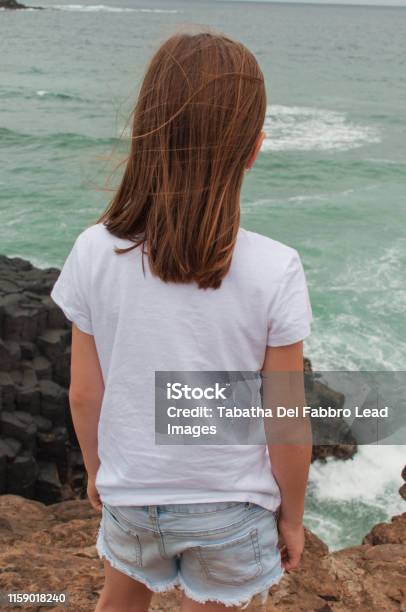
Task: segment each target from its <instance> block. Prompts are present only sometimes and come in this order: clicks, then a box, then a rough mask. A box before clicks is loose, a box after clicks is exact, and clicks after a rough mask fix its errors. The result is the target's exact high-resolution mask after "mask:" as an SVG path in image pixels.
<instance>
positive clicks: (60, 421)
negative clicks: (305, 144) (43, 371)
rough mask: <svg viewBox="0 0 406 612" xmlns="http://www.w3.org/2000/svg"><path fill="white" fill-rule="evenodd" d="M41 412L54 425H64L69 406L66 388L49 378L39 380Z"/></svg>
mask: <svg viewBox="0 0 406 612" xmlns="http://www.w3.org/2000/svg"><path fill="white" fill-rule="evenodd" d="M39 389H40V393H41V414H42V416H44V417H46V418H48V419H50V420H51V421H52V422H53V423H54V425H64V424H65V420H66V415H67V411H68V407H69V403H68V392H67V391H66V389H64V388H63V387H61V385H58V383H55V382H53V381H51V380H40V381H39Z"/></svg>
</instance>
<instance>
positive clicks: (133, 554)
mask: <svg viewBox="0 0 406 612" xmlns="http://www.w3.org/2000/svg"><path fill="white" fill-rule="evenodd" d="M103 534H104V540H105V543H106V546H107V548H108V549H109V551H110V552H111V553H112V555H113V556H114V557H115V558H116V559H118V560H119V561H121V562H122V563H131V564H132V565H136V566H137V567H141V566H142V554H141V542H140V539H139V537H138V535H137V534H136V533H134V532H133V531H132V530H130V529H129V528H128V527H127V526H126V525H122V523H120V521H119V519H118V518H117V517H116V516H115V515H114V511H113V510H111V509H110V508H107V507H106V505H103Z"/></svg>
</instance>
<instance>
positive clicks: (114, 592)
mask: <svg viewBox="0 0 406 612" xmlns="http://www.w3.org/2000/svg"><path fill="white" fill-rule="evenodd" d="M265 110H266V95H265V86H264V78H263V75H262V72H261V70H260V68H259V66H258V63H257V61H256V59H255V58H254V56H253V55H252V53H250V51H249V50H248V49H247V48H246V47H245V46H244V45H242V44H240V43H239V42H235V41H233V40H231V39H230V38H227V37H226V36H223V35H219V34H213V33H211V32H201V33H197V34H196V33H194V34H188V33H181V34H176V35H174V36H172V37H171V38H169V40H167V41H166V42H164V44H162V46H161V47H160V48H159V49H158V51H157V52H156V53H155V55H154V56H153V58H152V60H151V62H150V64H149V67H148V69H147V71H146V74H145V77H144V80H143V83H142V87H141V90H140V94H139V98H138V101H137V104H136V106H135V109H134V116H133V127H132V139H131V150H130V154H129V157H128V160H127V164H126V168H125V171H124V175H123V178H122V181H121V184H120V186H119V188H118V190H117V193H116V194H115V196H114V198H113V200H112V201H111V203H110V205H109V206H108V208H107V209H106V211H105V212H104V213H103V214H102V216H101V217H100V218H99V219H98V220H97V222H96V223H95V224H94V225H92V226H90V227H88V228H87V229H85V230H84V231H83V232H82V233H81V234H80V235H79V236H78V238H77V239H76V241H75V243H74V246H73V248H72V250H71V252H70V254H69V256H68V258H67V260H66V262H65V264H64V266H63V269H62V271H61V274H60V276H59V278H58V280H57V282H56V283H55V285H54V288H53V290H52V293H51V296H52V298H53V299H54V301H55V302H56V303H57V304H58V305H59V306H60V307H61V308H62V310H63V311H64V313H65V314H66V316H67V317H68V319H69V320H71V321H72V323H73V325H72V361H71V383H70V389H69V400H70V406H71V411H72V417H73V421H74V425H75V429H76V432H77V436H78V439H79V443H80V446H81V449H82V452H83V456H84V461H85V465H86V469H87V473H88V496H89V499H90V502H91V504H92V505H93V507H94V508H95V509H96V510H102V518H101V524H100V530H99V535H98V540H97V549H98V552H99V555H100V556H101V557H102V558H103V559H104V568H105V585H104V588H103V591H102V594H101V597H100V600H99V602H98V604H97V608H96V610H97V612H104V611H109V612H110V611H112V612H113V611H114V612H127V611H128V612H130V611H131V612H135V611H137V612H141V611H144V610H147V609H148V605H149V602H150V599H151V596H152V593H153V592H162V591H166V590H168V589H171V588H172V587H174V586H175V585H179V586H180V587H181V589H182V590H183V592H184V596H183V602H182V607H181V609H182V611H183V612H194V611H198V610H207V611H213V612H215V611H218V610H223V609H224V608H225V607H227V608H230V607H234V609H235V608H236V607H238V606H241V605H245V604H247V603H248V602H249V601H250V600H251V598H252V597H253V596H254V595H256V594H259V593H262V594H263V595H264V597H265V596H266V594H267V592H268V590H269V587H270V586H271V585H273V584H275V583H276V582H278V581H279V580H280V578H281V575H282V573H283V570H284V569H285V570H291V569H293V568H295V567H296V566H297V564H298V562H299V559H300V556H301V553H302V549H303V527H302V516H303V506H304V495H305V487H306V481H307V474H308V467H309V462H310V450H311V449H310V445H308V444H301V445H298V444H297V445H295V446H292V445H287V444H279V445H269V448H268V447H267V445H266V444H251V445H211V446H209V445H201V446H197V447H195V446H186V445H185V446H181V445H166V446H165V445H161V446H158V445H155V432H154V393H155V373H156V372H162V371H168V370H172V371H195V372H196V371H252V372H260V371H261V370H262V371H263V372H268V373H274V372H280V371H282V372H285V371H290V372H301V371H302V340H303V339H304V338H305V337H306V336H307V335H308V334H309V333H310V322H311V318H312V317H311V308H310V303H309V298H308V292H307V288H306V281H305V277H304V272H303V268H302V265H301V261H300V258H299V256H298V254H297V252H296V251H295V250H294V249H292V248H290V247H288V246H285V245H283V244H281V243H280V242H277V241H275V240H272V239H270V238H267V237H265V236H262V235H260V234H256V233H253V232H250V231H246V230H244V229H242V228H241V227H240V204H239V197H240V190H241V184H242V181H243V177H244V172H245V171H246V170H249V169H250V168H251V167H252V165H253V163H254V161H255V158H256V156H257V154H258V152H259V150H260V148H261V143H262V141H263V138H264V132H263V131H262V128H263V124H264V118H265ZM295 401H301V402H303V401H304V395H303V385H302V386H301V387H299V390H298V396H297V397H296V398H295ZM277 510H278V520H277V516H276V512H277ZM278 531H279V535H280V536H281V538H282V539H283V542H284V548H283V550H282V555H281V553H280V551H279V548H278Z"/></svg>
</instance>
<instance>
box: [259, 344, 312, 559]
mask: <svg viewBox="0 0 406 612" xmlns="http://www.w3.org/2000/svg"><path fill="white" fill-rule="evenodd" d="M262 373H263V375H264V405H265V406H269V407H272V409H273V411H274V415H275V408H276V406H284V407H286V408H295V407H296V406H298V407H299V409H300V410H299V417H297V418H286V419H284V418H276V419H275V416H274V417H273V418H272V419H270V420H268V421H267V422H266V423H265V430H266V431H267V441H268V450H269V456H270V459H271V465H272V472H273V474H274V476H275V479H276V481H277V483H278V485H279V488H280V492H281V499H282V501H281V507H280V514H279V521H278V528H279V532H280V535H281V536H282V539H283V541H284V544H285V547H284V549H283V550H282V564H283V566H284V568H285V569H286V570H290V569H294V568H295V567H297V565H298V563H299V561H300V557H301V554H302V552H303V546H304V531H303V525H302V520H303V512H304V501H305V493H306V486H307V479H308V474H309V466H310V461H311V454H312V444H311V427H310V424H309V421H308V419H307V418H306V419H304V418H302V417H301V416H300V415H301V408H302V407H303V406H305V405H306V399H305V391H304V378H303V342H297V343H295V344H291V345H288V346H280V347H267V351H266V356H265V361H264V366H263V371H262Z"/></svg>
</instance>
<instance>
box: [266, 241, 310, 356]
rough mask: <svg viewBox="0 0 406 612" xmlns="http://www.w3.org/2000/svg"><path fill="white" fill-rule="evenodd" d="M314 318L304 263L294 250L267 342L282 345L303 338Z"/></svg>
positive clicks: (273, 307) (275, 301)
mask: <svg viewBox="0 0 406 612" xmlns="http://www.w3.org/2000/svg"><path fill="white" fill-rule="evenodd" d="M312 320H313V314H312V308H311V304H310V298H309V292H308V289H307V283H306V277H305V273H304V270H303V265H302V262H301V260H300V257H299V254H298V253H297V251H293V255H292V256H291V258H290V260H289V263H288V265H287V268H286V270H285V273H284V275H283V278H282V280H281V284H280V286H279V287H278V290H277V293H276V295H275V298H274V299H273V300H272V303H271V306H270V311H269V322H268V342H267V345H268V346H285V345H288V344H294V343H295V342H300V341H301V340H304V338H306V337H307V336H308V335H309V334H310V332H311V322H312Z"/></svg>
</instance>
